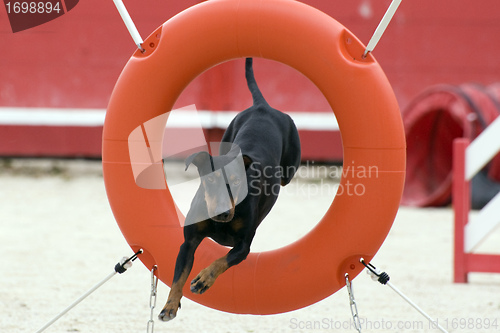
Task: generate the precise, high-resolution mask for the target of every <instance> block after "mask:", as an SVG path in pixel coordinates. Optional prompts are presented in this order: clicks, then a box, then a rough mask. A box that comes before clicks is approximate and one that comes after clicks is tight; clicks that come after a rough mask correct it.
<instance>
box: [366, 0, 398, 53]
mask: <svg viewBox="0 0 500 333" xmlns="http://www.w3.org/2000/svg"><path fill="white" fill-rule="evenodd" d="M401 1H403V0H392V3H391V5H390V6H389V8H388V9H387V11H386V12H385V15H384V17H383V18H382V20H381V21H380V23H379V24H378V27H377V29H375V32H374V33H373V36H372V38H371V39H370V41H369V42H368V45H367V46H366V49H365V53H364V54H363V58H364V57H366V55H367V54H368V52H372V51H373V49H374V48H375V46H377V44H378V42H379V40H380V38H381V37H382V35H383V34H384V32H385V29H386V28H387V26H388V25H389V22H391V20H392V17H393V16H394V13H396V10H397V9H398V7H399V5H400V4H401Z"/></svg>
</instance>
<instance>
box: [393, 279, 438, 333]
mask: <svg viewBox="0 0 500 333" xmlns="http://www.w3.org/2000/svg"><path fill="white" fill-rule="evenodd" d="M387 285H388V286H389V287H391V289H392V290H394V291H395V292H396V293H397V294H398V295H399V296H401V297H402V298H403V299H404V300H405V301H407V302H408V304H410V305H411V306H412V307H413V308H414V309H415V310H417V311H418V312H420V314H422V315H423V316H424V317H425V318H427V320H429V322H430V323H434V324H436V327H437V328H438V329H439V330H440V331H441V332H444V333H448V331H447V330H445V329H444V328H443V327H442V326H441V325H439V323H438V322H437V321H434V319H432V318H431V316H429V315H428V314H427V313H425V311H424V310H422V309H421V308H420V307H419V306H418V305H417V304H415V303H414V302H413V301H412V300H411V299H409V298H408V297H407V296H406V295H405V294H403V293H402V292H401V291H400V290H399V289H398V288H396V287H395V286H394V285H393V284H392V283H390V282H387Z"/></svg>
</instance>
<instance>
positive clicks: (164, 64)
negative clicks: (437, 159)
mask: <svg viewBox="0 0 500 333" xmlns="http://www.w3.org/2000/svg"><path fill="white" fill-rule="evenodd" d="M143 47H144V48H145V49H146V51H145V52H144V53H141V52H140V51H137V52H135V53H134V54H133V56H132V57H131V59H130V60H129V62H128V63H127V65H126V66H125V68H124V69H123V72H122V74H121V75H120V77H119V79H118V81H117V83H116V86H115V89H114V90H113V93H112V96H111V99H110V102H109V107H108V110H107V114H106V120H105V124H104V133H103V156H102V158H103V172H104V181H105V185H106V190H107V195H108V198H109V202H110V205H111V208H112V210H113V213H114V216H115V218H116V220H117V222H118V225H119V227H120V229H121V231H122V233H123V235H124V237H125V239H126V240H127V242H128V244H129V245H130V246H131V247H132V249H133V250H134V251H137V250H138V249H143V250H144V254H142V255H140V256H139V258H140V259H141V261H142V262H143V263H144V265H145V266H146V267H147V268H148V269H152V267H153V266H154V265H157V266H158V270H157V271H156V272H157V276H158V277H159V279H160V280H162V281H163V282H164V283H166V284H168V285H170V284H171V282H172V279H173V273H174V265H175V260H176V257H177V254H178V251H179V247H180V245H181V244H182V242H183V230H182V227H181V225H182V222H183V221H179V217H178V214H177V211H176V206H175V203H174V201H173V199H172V196H171V194H170V192H169V189H168V187H167V186H166V181H165V178H164V175H163V173H162V168H161V163H162V161H161V144H158V142H159V141H161V140H158V138H152V137H149V138H147V139H148V141H149V142H148V147H149V148H150V149H151V153H152V156H160V157H158V158H156V160H155V162H156V164H155V165H156V166H158V169H157V171H158V172H159V174H160V175H161V177H163V179H162V182H165V186H163V188H162V189H144V188H141V187H139V186H137V185H136V183H135V179H134V174H133V171H132V168H133V167H134V165H133V164H134V163H136V162H131V159H130V156H129V146H128V139H129V135H130V134H131V132H132V131H133V130H134V129H136V128H138V127H140V126H142V125H143V124H144V123H146V122H147V121H148V120H150V119H152V118H155V117H157V116H159V115H162V114H164V113H165V112H167V111H170V110H171V109H172V107H173V105H174V103H175V101H176V99H177V98H178V96H179V95H180V94H181V92H182V91H183V90H184V89H185V87H186V86H187V85H188V84H189V83H190V82H191V81H192V80H193V79H194V78H196V77H197V76H198V75H200V74H201V73H202V72H204V71H206V70H208V69H210V68H211V67H213V66H215V65H217V64H220V63H222V62H224V61H228V60H231V59H235V58H243V57H262V58H266V59H271V60H275V61H278V62H281V63H284V64H287V65H289V66H291V67H292V68H294V69H296V70H298V71H299V72H301V73H302V74H304V75H305V76H306V77H308V78H309V79H310V80H311V81H312V82H313V83H314V84H315V85H316V86H317V87H318V88H319V89H320V91H321V92H322V93H323V94H324V96H325V97H326V99H327V100H328V102H329V104H330V105H331V107H332V110H334V113H335V116H336V118H337V121H338V124H339V128H340V131H341V135H342V142H343V149H344V171H345V172H344V175H343V178H342V179H341V183H340V186H341V187H342V188H344V189H346V188H348V187H349V186H351V188H352V189H354V188H355V186H358V191H357V193H353V192H351V193H350V194H349V193H347V192H348V191H343V193H342V194H341V195H339V194H337V196H336V197H335V200H333V203H332V205H331V207H330V208H329V210H328V211H327V212H326V214H325V216H324V217H323V218H322V219H321V221H320V222H319V223H318V224H317V226H316V227H315V228H314V229H313V230H312V231H310V232H309V233H308V234H307V235H305V236H304V237H302V238H301V239H299V240H297V241H296V242H295V243H292V244H290V245H288V246H285V247H282V248H280V249H277V250H273V251H267V252H260V253H254V252H252V253H250V255H249V256H248V258H247V259H246V260H244V261H243V262H242V263H240V264H239V265H236V266H234V267H232V268H230V269H229V270H228V271H227V272H225V273H224V274H222V275H221V276H220V277H219V278H218V279H217V281H216V283H215V284H214V286H212V287H211V288H210V289H209V290H208V291H207V292H206V293H205V294H203V295H195V294H192V293H191V292H190V291H189V283H188V284H186V286H185V289H184V296H185V297H188V298H190V299H192V300H194V301H196V302H198V303H201V304H203V305H205V306H208V307H211V308H215V309H219V310H222V311H226V312H232V313H242V314H275V313H282V312H287V311H291V310H295V309H299V308H302V307H305V306H308V305H310V304H313V303H315V302H318V301H320V300H322V299H324V298H325V297H328V296H329V295H331V294H333V293H335V292H336V291H337V290H339V289H340V288H342V287H343V286H344V285H345V277H344V276H345V273H348V274H349V276H350V278H351V279H352V278H354V277H355V276H356V275H357V274H359V272H361V271H362V269H363V266H362V264H361V263H360V262H359V260H360V258H361V257H362V258H364V259H365V260H366V261H367V262H369V261H370V260H371V259H372V258H373V256H374V255H375V253H376V252H377V251H378V249H379V248H380V246H381V245H382V243H383V241H384V239H385V238H386V236H387V234H388V232H389V230H390V228H391V226H392V223H393V221H394V218H395V216H396V213H397V210H398V207H399V202H400V199H401V195H402V190H403V184H404V178H405V159H406V148H405V136H404V130H403V125H402V121H401V116H400V112H399V108H398V104H397V101H396V99H395V96H394V93H393V91H392V88H391V86H390V84H389V82H388V80H387V78H386V76H385V75H384V73H383V71H382V69H381V68H380V66H379V65H378V63H377V62H376V61H375V59H374V58H373V57H372V55H370V54H369V55H368V56H367V57H366V58H365V59H363V58H362V54H363V51H364V46H363V45H362V44H361V42H360V41H359V40H358V39H357V38H356V37H355V36H354V35H352V34H351V33H350V32H349V31H348V30H347V29H346V28H345V27H343V26H342V25H341V24H340V23H338V22H337V21H335V20H334V19H332V18H331V17H329V16H328V15H326V14H324V13H323V12H321V11H319V10H317V9H315V8H312V7H310V6H308V5H305V4H302V3H300V2H297V1H291V0H213V1H207V2H203V3H201V4H198V5H196V6H193V7H191V8H189V9H187V10H185V11H183V12H181V13H179V14H178V15H176V16H174V17H172V18H171V19H170V20H168V21H167V22H166V23H164V24H163V25H162V26H160V27H159V28H158V29H157V30H156V31H155V32H153V33H152V34H151V35H150V36H149V37H148V39H147V40H146V41H145V42H144V44H143ZM164 119H165V120H164V121H165V122H166V121H167V119H166V117H165V118H164ZM162 125H164V124H162ZM163 127H164V126H163ZM143 128H144V127H143ZM144 133H146V132H145V131H144ZM324 144H325V145H327V144H328V142H325V143H324ZM363 171H364V172H363ZM289 222H290V228H293V224H294V223H301V221H289ZM226 253H227V248H224V247H222V246H220V245H218V244H216V243H215V242H213V241H212V240H210V239H205V240H204V241H203V242H202V244H201V246H200V247H199V248H198V250H197V252H196V256H195V263H194V267H193V270H192V274H191V276H190V278H189V279H192V278H194V277H195V276H196V274H198V272H199V271H200V270H201V269H203V268H205V267H207V266H208V265H209V264H210V263H211V262H212V261H214V260H215V259H217V258H219V257H222V256H223V255H225V254H226Z"/></svg>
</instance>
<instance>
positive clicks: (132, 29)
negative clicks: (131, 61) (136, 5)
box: [113, 0, 144, 51]
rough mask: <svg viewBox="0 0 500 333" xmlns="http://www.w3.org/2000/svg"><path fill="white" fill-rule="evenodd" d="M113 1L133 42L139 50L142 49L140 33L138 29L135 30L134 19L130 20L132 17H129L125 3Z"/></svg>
mask: <svg viewBox="0 0 500 333" xmlns="http://www.w3.org/2000/svg"><path fill="white" fill-rule="evenodd" d="M113 2H114V3H115V6H116V9H118V12H119V13H120V16H121V17H122V20H123V23H125V26H126V27H127V29H128V32H129V33H130V35H131V36H132V39H133V40H134V42H135V45H137V47H138V48H139V50H141V51H144V49H143V48H142V43H144V41H143V40H142V37H141V35H140V34H139V31H138V30H137V27H136V26H135V24H134V21H132V18H131V17H130V15H129V13H128V11H127V8H125V5H124V4H123V1H122V0H113Z"/></svg>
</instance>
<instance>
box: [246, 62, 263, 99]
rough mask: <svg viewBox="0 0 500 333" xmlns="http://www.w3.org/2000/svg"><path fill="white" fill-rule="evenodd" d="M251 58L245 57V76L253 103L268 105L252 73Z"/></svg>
mask: <svg viewBox="0 0 500 333" xmlns="http://www.w3.org/2000/svg"><path fill="white" fill-rule="evenodd" d="M252 63H253V59H252V58H247V59H246V62H245V77H246V79H247V84H248V89H249V90H250V92H251V93H252V98H253V105H259V104H260V105H268V104H267V102H266V100H265V99H264V96H262V93H261V92H260V89H259V86H258V85H257V81H255V76H254V75H253V66H252Z"/></svg>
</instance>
